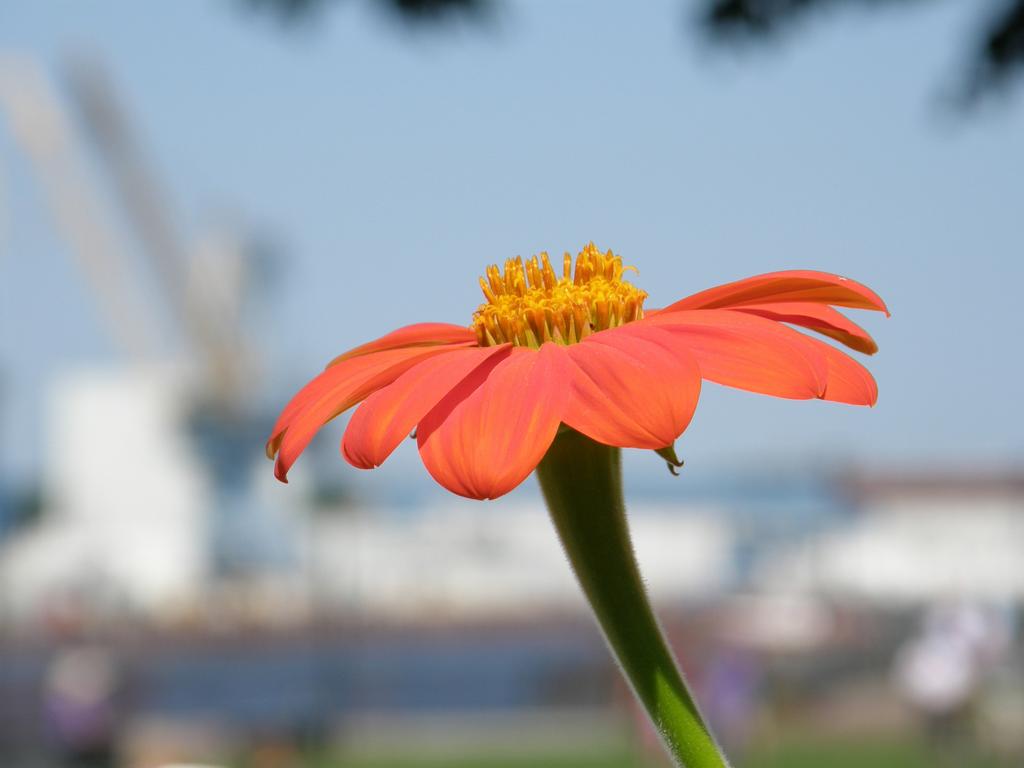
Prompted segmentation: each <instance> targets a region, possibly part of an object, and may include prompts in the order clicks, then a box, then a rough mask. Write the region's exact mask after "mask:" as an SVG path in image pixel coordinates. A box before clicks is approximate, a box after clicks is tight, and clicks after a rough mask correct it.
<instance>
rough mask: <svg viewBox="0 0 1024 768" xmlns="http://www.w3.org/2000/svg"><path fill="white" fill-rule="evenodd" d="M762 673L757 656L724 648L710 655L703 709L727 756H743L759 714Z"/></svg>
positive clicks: (725, 646)
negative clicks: (759, 691) (756, 716)
mask: <svg viewBox="0 0 1024 768" xmlns="http://www.w3.org/2000/svg"><path fill="white" fill-rule="evenodd" d="M760 680H761V673H760V669H759V666H758V660H757V658H756V656H755V655H754V654H752V653H750V652H747V651H744V650H742V649H740V648H734V647H729V646H728V645H722V646H721V647H719V648H716V649H715V650H713V651H712V653H711V658H710V659H709V660H708V663H707V665H706V668H705V670H704V674H703V683H704V685H703V689H704V693H703V698H702V701H703V702H704V708H705V711H706V714H707V717H708V720H710V721H711V722H712V723H713V724H714V727H715V731H716V732H717V733H718V735H719V739H720V740H721V742H722V744H723V745H724V747H725V749H726V752H728V753H729V754H731V755H742V754H744V753H745V752H746V748H747V745H748V744H749V742H750V736H751V728H752V725H753V722H754V717H755V715H756V713H757V702H758V690H759V687H760Z"/></svg>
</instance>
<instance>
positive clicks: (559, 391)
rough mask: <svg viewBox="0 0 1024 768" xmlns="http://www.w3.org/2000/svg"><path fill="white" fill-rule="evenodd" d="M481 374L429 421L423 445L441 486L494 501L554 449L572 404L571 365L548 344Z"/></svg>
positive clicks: (420, 430) (423, 426)
mask: <svg viewBox="0 0 1024 768" xmlns="http://www.w3.org/2000/svg"><path fill="white" fill-rule="evenodd" d="M492 359H493V358H492ZM486 367H487V366H481V368H486ZM481 368H478V369H477V370H475V371H473V372H472V373H471V374H470V375H469V376H467V377H466V378H465V379H463V380H462V382H461V383H460V384H459V385H458V386H456V387H455V388H454V389H453V390H452V391H451V392H450V393H449V395H448V396H447V397H445V398H444V399H443V400H442V401H441V402H440V403H438V404H437V406H436V407H435V408H434V409H433V410H432V411H431V412H430V413H428V414H427V415H426V416H425V417H424V419H423V420H422V421H421V422H420V424H419V426H418V427H417V430H416V438H417V441H418V442H419V447H420V456H421V457H422V458H423V464H424V466H426V468H427V471H428V472H430V474H431V475H432V476H433V478H434V479H435V480H437V482H438V483H440V484H441V485H443V486H444V487H445V488H447V489H448V490H450V491H452V492H453V493H457V494H459V495H460V496H468V497H469V498H473V499H494V498H497V497H498V496H501V495H503V494H506V493H508V492H509V491H511V490H512V489H513V488H515V487H516V486H517V485H519V483H521V482H522V481H523V480H524V479H526V477H527V476H528V475H529V474H530V473H531V472H532V471H533V470H534V468H535V467H536V466H537V463H538V462H539V461H540V460H541V459H542V458H543V457H544V454H545V453H546V452H547V449H548V447H549V446H550V445H551V441H552V440H553V439H554V437H555V433H556V432H557V431H558V425H559V424H560V423H561V421H562V415H563V414H564V412H565V405H566V401H567V398H568V393H569V386H568V383H569V382H568V378H569V372H568V361H567V360H566V357H565V348H564V347H561V346H559V345H557V344H544V345H543V346H541V348H540V349H539V350H532V349H523V348H521V347H516V348H513V349H512V352H511V353H510V354H509V356H508V357H506V358H504V359H503V360H501V361H500V362H498V363H497V365H495V366H494V368H493V370H490V371H485V370H481Z"/></svg>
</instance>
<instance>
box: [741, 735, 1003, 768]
mask: <svg viewBox="0 0 1024 768" xmlns="http://www.w3.org/2000/svg"><path fill="white" fill-rule="evenodd" d="M946 758H947V762H942V761H941V760H940V759H939V757H938V756H937V755H936V754H934V753H933V752H931V751H930V750H928V749H927V748H926V747H925V746H924V745H923V744H917V743H914V742H905V741H904V742H890V743H886V742H874V741H857V742H822V743H816V742H814V741H800V742H793V743H790V744H785V745H781V746H778V747H775V748H770V749H763V750H761V751H758V752H752V753H751V754H749V755H748V756H747V757H746V759H744V760H741V761H737V763H736V765H735V768H822V766H827V768H864V766H870V767H871V768H943V766H946V765H948V766H950V767H951V768H952V766H955V768H996V766H997V765H998V764H997V763H996V762H994V761H989V760H984V759H982V758H978V757H976V758H973V759H972V758H971V757H970V756H969V755H963V756H961V757H959V758H957V759H953V760H952V761H951V762H950V761H949V759H950V756H949V755H947V756H946Z"/></svg>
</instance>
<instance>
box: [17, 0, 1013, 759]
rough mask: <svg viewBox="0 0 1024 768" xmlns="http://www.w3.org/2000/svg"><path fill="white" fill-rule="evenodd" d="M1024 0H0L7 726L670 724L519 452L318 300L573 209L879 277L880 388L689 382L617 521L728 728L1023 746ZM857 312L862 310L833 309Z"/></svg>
mask: <svg viewBox="0 0 1024 768" xmlns="http://www.w3.org/2000/svg"><path fill="white" fill-rule="evenodd" d="M1022 60H1024V3H1021V2H1000V1H998V0H992V1H991V2H988V1H987V0H986V1H985V2H979V0H933V1H931V2H925V0H916V2H914V1H908V2H899V1H898V0H889V1H888V2H882V1H880V0H877V1H876V2H864V1H862V2H855V1H853V0H851V1H849V2H842V1H841V0H832V1H831V2H828V1H826V0H819V1H817V2H812V1H811V0H799V1H798V0H792V1H791V2H785V1H783V2H779V1H778V0H773V1H772V2H767V1H765V2H758V1H757V0H700V1H698V0H693V1H692V2H678V0H661V1H659V2H652V3H642V4H626V3H611V2H582V0H581V1H577V2H570V1H569V0H565V1H564V2H559V3H539V2H538V3H528V2H522V1H516V0H491V1H490V2H483V1H481V0H475V1H474V0H376V1H375V0H350V1H349V2H340V1H339V2H330V1H329V0H321V1H319V2H318V1H317V0H249V2H227V1H224V2H218V1H217V0H182V1H181V2H176V3H166V4H162V5H160V6H159V7H158V6H155V5H152V4H141V3H115V2H106V1H97V2H92V3H89V4H82V3H78V2H73V0H67V1H66V2H56V1H47V2H36V3H5V4H4V5H3V8H2V9H0V435H2V440H0V764H2V765H3V766H4V768H36V767H39V768H48V767H49V766H57V767H59V766H93V767H95V768H101V767H111V768H112V767H113V766H117V767H118V768H122V767H123V768H156V767H157V766H165V765H172V764H197V763H202V764H211V765H221V766H238V767H239V768H242V767H246V768H248V767H249V766H252V767H253V768H305V767H306V766H318V767H320V766H323V767H326V766H353V767H356V768H368V767H370V766H374V767H376V768H423V767H425V766H446V767H451V766H456V767H458V766H462V767H463V768H470V767H473V768H476V767H477V766H480V767H483V766H487V767H488V768H492V767H494V766H499V768H501V767H508V768H511V767H526V766H544V767H545V768H568V767H569V766H578V767H579V768H583V767H584V766H585V767H587V768H590V767H596V768H625V767H626V766H637V767H644V768H652V767H655V766H661V765H664V762H663V758H662V757H661V755H660V752H659V749H658V746H657V744H656V740H655V737H654V735H653V734H652V733H651V732H650V730H649V729H648V728H647V726H646V725H645V724H644V719H643V717H642V715H641V714H640V713H639V712H638V711H637V709H636V708H635V707H634V705H633V704H632V701H631V697H630V695H629V692H628V690H627V689H626V687H625V686H624V684H623V683H622V681H621V680H620V679H619V676H618V674H617V672H616V670H615V668H614V666H613V664H612V663H611V662H610V660H609V657H608V654H607V651H606V649H605V647H604V645H603V642H602V641H601V639H600V637H599V635H598V634H597V631H596V629H595V627H594V625H593V623H592V621H591V619H590V617H589V615H588V613H587V610H586V607H585V604H584V602H583V599H582V597H581V596H580V594H579V593H578V589H577V587H576V585H575V583H574V582H573V579H572V577H571V575H570V572H569V569H568V566H567V565H566V563H565V561H564V558H563V556H562V554H561V552H560V551H559V548H558V544H557V542H556V539H555V536H554V533H553V530H552V529H551V525H550V523H549V521H548V520H547V517H546V514H545V511H544V509H543V506H542V503H541V500H540V497H539V494H538V492H537V489H536V487H535V485H534V482H533V481H532V480H528V481H527V482H526V483H524V485H523V486H522V487H521V488H519V489H517V490H516V491H515V492H514V493H512V494H510V495H509V496H507V497H506V498H504V499H501V500H500V501H498V502H493V503H490V502H489V503H471V502H467V501H464V500H461V499H458V498H456V497H453V496H451V495H449V494H447V493H446V492H445V491H443V490H442V489H441V488H439V487H438V486H436V485H434V484H433V483H432V482H431V481H430V480H429V478H428V476H427V474H426V472H425V470H423V468H422V467H421V466H420V463H419V460H418V457H417V455H416V451H415V450H414V447H413V446H412V445H407V446H403V447H401V448H400V449H399V450H398V451H397V452H396V454H395V455H394V456H393V457H392V459H391V460H390V461H389V462H388V464H387V465H386V466H384V467H383V468H381V469H379V470H376V471H375V472H372V473H361V472H358V471H356V470H354V469H352V468H350V467H349V466H348V465H347V464H345V463H344V462H343V461H342V460H341V459H340V457H339V456H338V455H337V442H338V439H339V437H340V435H341V431H342V427H343V422H344V418H342V419H339V422H338V423H336V424H332V425H331V426H329V427H328V428H326V429H325V430H324V432H323V434H321V435H320V436H319V437H318V439H317V440H316V441H315V442H314V444H313V446H311V448H310V449H309V451H307V454H306V455H304V456H303V458H302V459H301V460H300V461H299V463H298V465H297V466H296V468H295V469H294V470H293V472H292V473H291V479H292V482H291V483H290V485H288V486H284V485H280V484H278V483H276V481H274V480H273V478H272V472H271V465H270V464H269V462H267V461H266V459H265V458H264V457H263V455H262V452H263V447H262V444H263V440H264V439H265V437H266V435H267V433H268V431H269V427H270V424H271V423H272V422H273V420H274V418H275V417H276V414H277V412H278V410H279V409H280V407H281V406H282V405H283V403H284V402H285V401H286V400H287V398H288V397H289V396H290V395H291V394H292V393H293V392H294V391H295V389H296V388H297V387H299V386H300V385H301V384H302V383H304V382H305V381H306V380H308V379H309V378H310V377H311V376H312V375H314V374H315V373H316V372H318V371H319V370H320V369H321V367H322V365H323V364H324V363H325V362H326V361H327V360H329V359H330V358H332V357H333V356H334V355H336V354H338V353H339V352H340V351H343V350H344V349H346V348H349V347H351V346H354V345H355V344H357V343H359V342H362V341H365V340H367V339H370V338H373V337H376V336H379V335H381V334H383V333H385V332H387V331H389V330H391V329H393V328H396V327H398V326H400V325H403V324H406V323H411V322H418V321H424V320H438V321H447V322H455V323H468V322H469V320H470V317H471V314H472V311H473V310H474V308H475V307H476V305H477V304H478V303H479V301H480V300H481V297H480V296H479V295H478V290H479V289H478V287H477V284H476V279H477V276H478V275H479V274H482V272H483V269H484V267H485V266H486V265H487V264H488V263H491V262H496V261H500V260H502V259H504V258H506V257H510V256H515V255H523V256H529V255H531V254H533V253H536V252H538V251H540V250H549V251H551V252H552V253H555V254H560V253H561V252H562V251H565V250H571V251H573V252H574V253H575V252H576V251H577V250H579V248H581V247H582V246H583V245H584V244H585V243H586V242H588V241H589V240H594V241H595V242H596V243H597V245H598V246H599V247H601V248H612V249H614V250H615V251H616V252H617V253H620V254H622V255H623V257H624V260H625V261H626V263H629V264H634V265H636V266H637V267H638V268H639V270H640V273H639V275H638V276H637V277H636V278H635V281H636V282H637V283H639V284H640V285H641V286H642V287H644V288H645V289H646V290H648V291H649V293H650V299H649V301H648V304H649V305H650V306H663V305H664V304H666V303H668V302H670V301H672V300H675V299H677V298H680V297H682V296H684V295H686V294H688V293H692V292H695V291H697V290H700V289H703V288H706V287H709V286H711V285H715V284H718V283H722V282H726V281H728V280H733V279H737V278H740V277H744V276H747V275H751V274H756V273H759V272H766V271H771V270H776V269H789V268H812V269H823V270H828V271H834V272H839V273H842V274H848V275H850V276H851V277H854V278H856V279H858V280H861V281H863V282H865V283H867V284H868V285H870V286H871V287H873V288H874V289H876V290H877V291H878V292H879V293H880V294H881V295H882V296H883V297H884V298H885V299H886V300H887V302H888V304H889V306H890V308H891V309H892V312H893V317H892V318H891V319H890V320H885V319H884V318H878V317H868V318H866V319H864V320H863V322H864V324H865V325H866V326H867V327H868V328H869V330H871V331H872V332H873V333H874V334H875V335H876V337H877V338H878V339H879V341H880V345H881V349H882V351H881V352H880V353H879V354H878V355H877V356H876V357H875V358H874V359H872V360H871V361H870V367H871V369H872V370H873V372H874V373H875V375H876V377H877V379H878V380H879V384H880V390H881V398H880V401H879V404H878V405H877V406H876V407H875V408H874V409H871V410H865V409H855V408H847V407H843V406H838V405H834V404H826V403H814V402H811V403H807V402H790V401H782V400H771V399H768V398H762V397H756V396H753V395H749V394H747V393H742V392H737V391H730V390H725V389H723V388H719V387H715V386H713V385H709V386H707V387H706V388H705V391H704V393H703V397H702V403H701V407H700V408H699V409H698V413H697V416H696V418H695V420H694V422H693V425H692V426H691V428H690V429H689V430H688V431H687V433H686V434H685V435H684V436H683V438H682V439H681V440H680V442H679V444H678V447H679V451H680V455H681V456H682V457H683V458H685V459H686V461H687V464H686V467H685V468H684V470H683V471H682V472H681V476H680V477H671V476H670V475H669V473H668V472H667V471H666V470H665V466H664V462H662V461H661V460H659V459H658V458H657V457H655V456H654V455H653V454H651V453H649V452H639V451H636V452H627V453H628V455H627V456H626V457H625V471H626V484H627V498H628V500H629V505H630V513H631V520H632V525H633V530H634V534H635V539H636V547H637V550H638V553H639V557H640V561H641V566H642V569H643V571H644V573H645V576H646V579H647V582H648V584H649V586H650V589H651V592H652V594H653V597H654V599H655V600H656V603H657V605H658V609H659V612H660V615H661V616H662V618H663V621H664V624H665V627H666V629H667V630H668V632H669V634H670V635H671V637H672V640H673V642H674V644H675V645H676V648H677V652H678V654H679V657H680V659H681V662H682V665H683V666H684V668H685V670H686V672H687V674H688V676H689V678H690V680H691V681H692V683H693V685H694V686H695V688H696V690H697V694H698V698H699V700H700V701H701V702H702V703H703V706H704V708H705V710H706V713H707V715H708V717H709V719H710V721H711V723H712V725H713V726H714V728H715V730H716V731H717V733H718V734H719V735H720V736H721V739H722V741H723V743H724V744H725V745H726V747H727V750H728V752H729V754H730V755H731V756H732V757H733V760H734V764H735V765H736V766H737V768H769V767H770V768H801V767H804V766H823V765H827V766H830V767H832V768H836V767H838V768H843V766H854V765H856V766H862V765H871V766H878V767H880V768H887V767H888V766H901V767H903V766H910V767H911V768H913V767H914V766H944V765H946V766H957V768H972V767H974V766H1021V765H1024V637H1022V634H1021V632H1022V628H1021V626H1020V610H1021V607H1022V605H1024V557H1022V556H1021V553H1022V552H1024V437H1022V427H1024V418H1022V416H1024V414H1022V412H1021V406H1020V396H1021V390H1020V386H1021V385H1020V382H1021V381H1022V380H1024V356H1022V355H1021V353H1020V338H1021V331H1022V330H1024V326H1022V321H1021V317H1020V313H1019V305H1020V295H1021V294H1020V285H1021V283H1022V281H1024V235H1022V232H1024V228H1022V225H1024V207H1022V201H1024V81H1022V80H1021V79H1020V78H1018V77H1017V71H1018V69H1019V65H1020V63H1021V62H1022ZM857 319H858V320H861V318H857Z"/></svg>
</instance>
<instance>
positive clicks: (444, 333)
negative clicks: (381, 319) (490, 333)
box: [327, 323, 476, 367]
mask: <svg viewBox="0 0 1024 768" xmlns="http://www.w3.org/2000/svg"><path fill="white" fill-rule="evenodd" d="M465 342H476V334H474V333H473V331H471V330H470V329H469V328H467V327H465V326H464V325H452V324H451V323H416V324H414V325H406V326H404V327H403V328H399V329H398V330H397V331H392V332H391V333H389V334H386V335H384V336H381V337H380V338H379V339H376V340H375V341H370V342H367V343H366V344H363V345H361V346H358V347H356V348H355V349H350V350H349V351H348V352H346V353H344V354H342V355H339V356H338V357H336V358H334V359H333V360H331V362H329V363H328V364H327V366H328V367H330V366H332V365H337V364H338V363H340V362H341V361H342V360H348V359H350V358H353V357H359V356H360V355H367V354H369V353H371V352H380V351H381V350H384V349H399V348H401V347H427V346H434V345H437V344H462V343H465Z"/></svg>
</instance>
